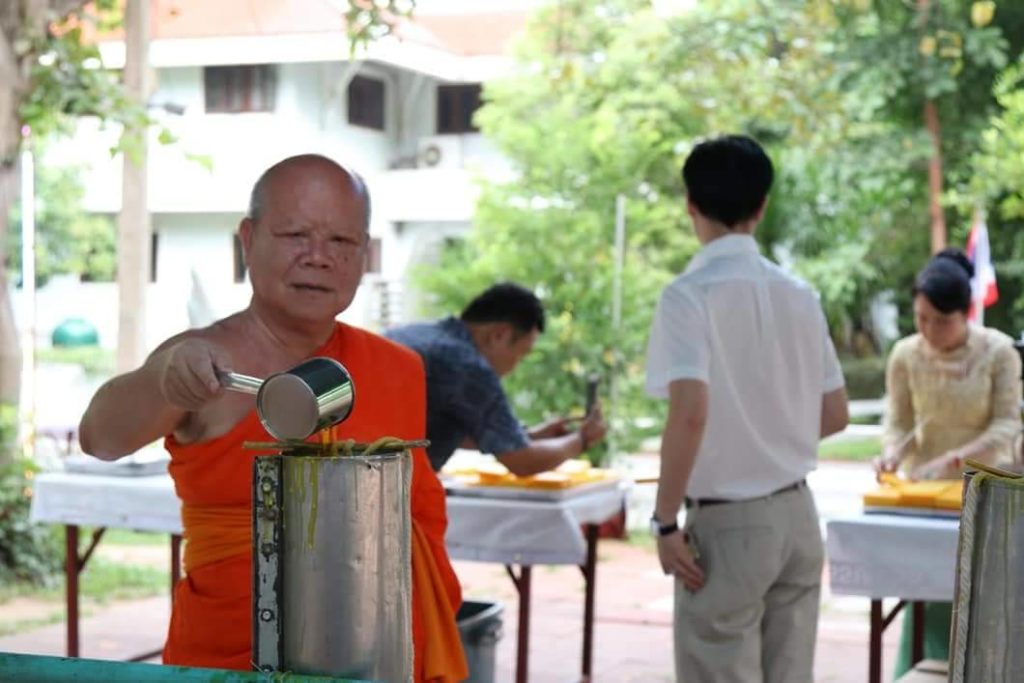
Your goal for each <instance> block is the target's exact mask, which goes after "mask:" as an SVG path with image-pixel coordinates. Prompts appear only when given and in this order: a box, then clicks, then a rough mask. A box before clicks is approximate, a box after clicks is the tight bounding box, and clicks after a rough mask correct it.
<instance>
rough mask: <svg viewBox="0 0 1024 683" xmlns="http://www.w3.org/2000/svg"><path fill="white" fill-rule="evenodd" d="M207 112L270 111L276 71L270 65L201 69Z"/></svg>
mask: <svg viewBox="0 0 1024 683" xmlns="http://www.w3.org/2000/svg"><path fill="white" fill-rule="evenodd" d="M203 89H204V92H205V96H206V111H208V112H212V113H223V114H237V113H241V112H255V111H273V110H274V96H275V94H276V91H277V70H276V69H275V68H274V65H273V64H244V65H237V66H207V67H204V68H203Z"/></svg>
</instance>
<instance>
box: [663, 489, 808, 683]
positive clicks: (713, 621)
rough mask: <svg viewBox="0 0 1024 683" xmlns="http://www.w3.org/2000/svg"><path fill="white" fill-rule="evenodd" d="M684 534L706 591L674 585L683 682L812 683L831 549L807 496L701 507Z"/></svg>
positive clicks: (679, 668)
mask: <svg viewBox="0 0 1024 683" xmlns="http://www.w3.org/2000/svg"><path fill="white" fill-rule="evenodd" d="M686 532H687V533H688V534H690V538H691V539H692V542H693V543H694V544H695V545H696V546H697V548H698V552H699V553H700V557H699V560H698V562H699V564H700V565H701V567H702V568H703V569H704V586H703V587H702V588H701V589H700V590H699V591H697V592H695V593H694V592H690V591H688V590H687V589H686V588H685V587H684V586H683V584H682V582H681V581H676V587H675V629H674V631H675V633H674V635H675V661H676V680H677V681H678V682H679V683H809V682H810V681H811V680H812V676H813V670H814V641H815V637H816V635H817V629H818V600H819V594H820V590H821V570H822V563H823V562H824V547H823V544H822V540H821V529H820V527H819V526H818V512H817V509H816V508H815V505H814V498H813V496H812V495H811V492H810V491H809V490H808V489H807V487H806V486H802V487H800V488H799V489H796V490H792V491H787V492H785V493H779V494H776V495H773V496H770V497H767V498H758V499H754V500H750V501H743V502H738V503H727V504H721V505H708V506H705V507H700V506H696V507H694V508H692V509H690V510H689V511H688V512H687V515H686Z"/></svg>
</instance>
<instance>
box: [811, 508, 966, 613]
mask: <svg viewBox="0 0 1024 683" xmlns="http://www.w3.org/2000/svg"><path fill="white" fill-rule="evenodd" d="M959 528H960V520H958V519H938V518H930V517H914V516H909V515H886V514H859V515H853V516H849V517H842V518H838V519H833V520H830V521H829V522H828V525H827V532H826V538H827V546H828V565H829V586H830V588H831V590H832V592H833V593H836V594H840V595H861V596H865V597H869V598H902V599H905V600H934V601H950V600H952V599H953V588H954V581H955V577H956V551H957V542H958V538H959Z"/></svg>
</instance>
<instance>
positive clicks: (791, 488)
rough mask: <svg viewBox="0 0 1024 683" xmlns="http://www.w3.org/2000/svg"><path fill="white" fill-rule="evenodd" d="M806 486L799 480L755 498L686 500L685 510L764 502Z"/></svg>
mask: <svg viewBox="0 0 1024 683" xmlns="http://www.w3.org/2000/svg"><path fill="white" fill-rule="evenodd" d="M805 486H807V480H806V479H801V480H800V481H796V482H793V483H792V484H790V485H789V486H783V487H782V488H781V489H776V490H775V491H772V492H771V493H769V494H767V495H764V496H757V497H756V498H742V499H730V498H697V499H696V500H694V499H693V498H686V499H685V503H686V509H687V510H689V509H690V508H692V507H706V506H708V505H725V504H726V503H746V502H748V501H751V500H764V499H765V498H771V497H772V496H777V495H779V494H780V493H787V492H789V491H796V490H797V489H801V488H803V487H805Z"/></svg>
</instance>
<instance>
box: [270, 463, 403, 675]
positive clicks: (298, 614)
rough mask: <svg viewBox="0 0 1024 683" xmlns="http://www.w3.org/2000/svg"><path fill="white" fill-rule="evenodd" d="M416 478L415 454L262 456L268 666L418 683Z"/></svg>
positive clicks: (301, 671) (303, 672)
mask: <svg viewBox="0 0 1024 683" xmlns="http://www.w3.org/2000/svg"><path fill="white" fill-rule="evenodd" d="M411 477H412V458H411V456H410V455H409V454H408V452H401V453H384V454H377V455H370V456H338V457H323V456H299V455H283V456H269V457H262V458H257V463H256V477H255V478H254V488H255V493H256V495H255V496H254V501H255V508H254V535H253V538H254V558H255V561H254V563H253V564H254V572H255V574H254V591H253V598H254V602H253V606H254V614H253V629H254V641H253V653H254V659H255V661H256V664H257V667H258V668H260V669H262V670H265V671H289V672H295V673H302V674H322V675H331V676H338V677H346V678H356V679H363V680H374V681H389V682H395V683H405V682H406V681H410V680H412V672H413V647H412V616H411V596H412V576H411V542H412V521H411V516H410V510H409V486H410V482H411Z"/></svg>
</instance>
